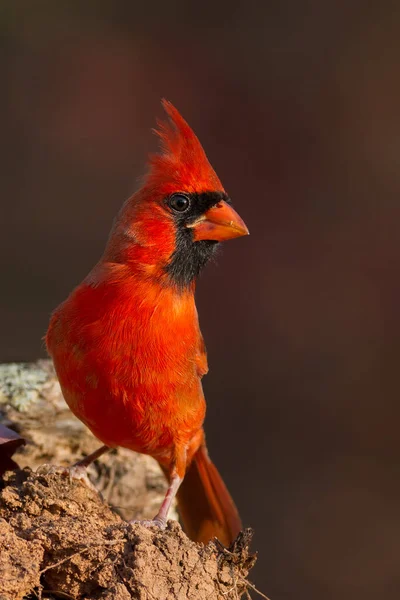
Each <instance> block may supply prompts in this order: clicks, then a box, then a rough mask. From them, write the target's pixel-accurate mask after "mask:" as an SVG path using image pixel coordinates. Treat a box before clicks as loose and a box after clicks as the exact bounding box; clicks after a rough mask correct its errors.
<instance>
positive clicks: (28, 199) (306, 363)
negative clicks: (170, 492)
mask: <svg viewBox="0 0 400 600" xmlns="http://www.w3.org/2000/svg"><path fill="white" fill-rule="evenodd" d="M399 34H400V4H399V3H398V2H385V1H382V2H376V3H367V2H361V1H360V2H357V1H349V0H336V1H334V0H332V1H330V2H326V1H323V0H300V1H295V0H292V1H290V0H288V1H282V0H270V1H268V2H246V3H235V2H232V1H231V2H226V3H224V2H216V1H214V2H210V3H208V2H201V3H200V2H198V3H191V2H187V1H184V0H182V1H181V2H175V3H174V2H171V1H170V2H161V1H159V2H153V3H151V2H142V3H140V4H139V3H137V2H135V1H134V0H126V1H122V0H120V1H117V0H114V1H113V2H111V1H110V2H105V1H99V0H98V1H96V2H94V1H86V2H73V1H70V2H64V1H61V0H58V2H54V1H53V2H42V1H36V2H28V1H26V2H22V1H18V0H13V1H11V0H10V1H9V2H6V1H3V2H1V5H0V65H1V80H2V90H1V94H0V115H1V116H0V118H1V121H2V123H1V141H2V148H1V166H2V175H1V179H0V186H1V214H2V219H1V223H2V228H1V236H0V243H1V253H0V263H1V294H0V320H1V323H0V332H1V340H0V359H1V360H3V361H4V360H28V359H34V358H36V357H38V356H43V355H44V354H45V352H44V348H43V344H42V342H41V337H42V336H43V334H44V332H45V329H46V325H47V322H48V317H49V314H50V312H51V310H52V309H53V308H54V307H55V306H56V305H57V304H58V303H59V302H60V301H61V300H63V299H64V297H65V296H66V294H67V293H68V292H69V291H70V290H71V288H72V287H73V286H74V285H75V284H77V283H78V282H79V281H80V280H81V278H82V277H83V276H84V275H85V274H86V273H87V272H88V270H89V269H90V268H91V266H92V265H93V263H94V262H95V261H96V260H97V258H98V257H99V255H100V253H101V251H102V248H103V246H104V242H105V239H106V237H107V234H108V231H109V228H110V225H111V222H112V219H113V217H114V215H115V213H116V212H117V210H118V208H119V206H120V205H121V203H122V201H123V200H124V199H125V198H126V197H127V196H128V195H130V193H131V192H132V191H133V190H134V189H135V186H136V180H137V178H138V177H139V176H140V175H141V174H142V173H143V170H144V162H145V157H146V154H147V152H148V151H150V150H154V149H155V147H156V141H155V139H154V137H153V136H151V134H150V129H151V127H152V126H153V125H154V122H155V116H156V115H158V116H161V107H160V104H159V101H160V98H161V97H163V96H165V97H166V98H168V99H170V100H171V101H172V102H174V103H175V104H176V105H177V107H178V108H179V109H180V110H181V112H182V113H183V115H184V116H185V117H186V118H187V119H188V121H189V123H190V124H191V125H192V126H193V128H194V129H195V131H196V132H197V133H198V135H199V137H200V139H201V140H202V142H203V144H204V146H205V148H206V150H207V152H208V155H209V157H210V159H211V161H212V163H213V165H214V166H215V168H216V170H217V172H218V174H219V176H220V177H221V179H222V181H223V182H224V184H225V186H226V188H227V190H228V191H229V193H230V194H231V197H232V198H233V201H234V203H235V206H236V207H237V209H238V210H239V212H240V214H241V215H242V217H243V218H244V219H245V221H246V223H247V224H248V226H249V228H250V230H251V236H250V238H246V239H241V240H236V241H233V242H229V243H228V244H226V245H225V248H224V252H223V254H222V255H221V256H220V258H219V261H218V263H219V264H218V266H217V267H216V266H210V267H209V268H208V269H207V271H206V272H205V273H204V275H203V276H202V278H201V281H200V284H199V288H198V305H199V312H200V317H201V323H202V327H203V332H204V335H205V338H206V342H207V346H208V350H209V359H210V364H211V372H210V374H209V375H208V376H207V378H206V379H205V390H206V395H207V398H208V406H209V409H208V417H207V425H206V428H207V431H208V439H209V446H210V452H211V454H212V456H213V457H214V459H215V462H216V463H217V464H218V466H219V467H220V469H221V471H222V473H223V474H224V476H225V478H226V481H227V482H228V485H229V487H230V489H231V490H232V493H233V495H234V497H235V498H236V499H237V503H238V505H239V507H240V510H241V512H242V515H243V519H244V522H245V524H246V525H252V526H254V527H255V529H256V533H257V535H256V540H255V547H257V548H258V549H259V551H260V558H259V566H258V570H257V573H256V576H255V577H256V583H257V585H258V586H259V587H260V588H261V589H262V590H263V591H264V592H265V593H267V594H268V595H269V596H270V597H271V598H272V600H292V599H293V600H331V599H332V600H333V599H335V600H336V599H337V598H340V599H341V600H372V599H373V600H376V599H377V598H379V599H381V598H382V599H385V600H391V599H393V600H394V599H396V600H397V599H398V598H399V594H400V568H399V554H400V516H399V506H400V502H399V500H400V478H399V459H400V448H399V435H398V430H399V417H400V408H399V401H398V393H397V392H398V387H399V385H398V381H399V368H398V361H399V346H400V344H399V335H400V327H399V316H398V313H399V292H400V289H399V288H400V284H399V267H400V240H399V218H400V206H399V191H400V170H399V167H400V116H399V110H400V109H399V106H400V80H399V59H400V44H399Z"/></svg>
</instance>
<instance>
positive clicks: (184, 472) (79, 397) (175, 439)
mask: <svg viewBox="0 0 400 600" xmlns="http://www.w3.org/2000/svg"><path fill="white" fill-rule="evenodd" d="M163 106H164V109H165V111H166V112H167V114H168V117H169V119H168V121H167V122H160V123H158V125H159V128H158V131H156V133H157V134H158V136H159V137H160V138H161V145H162V147H161V151H160V153H159V154H156V155H152V156H151V157H150V170H149V173H148V175H147V177H146V179H145V182H144V184H143V186H142V187H141V189H140V190H139V191H138V192H136V193H135V194H134V195H133V196H132V197H131V198H129V199H128V200H127V201H126V202H125V204H124V205H123V207H122V209H121V211H120V213H119V215H118V217H117V219H116V221H115V224H114V226H113V228H112V231H111V234H110V237H109V240H108V243H107V246H106V249H105V252H104V254H103V256H102V258H101V259H100V261H99V262H98V263H97V265H96V266H95V267H94V268H93V269H92V271H91V272H90V273H89V275H88V276H87V277H86V278H85V279H84V280H83V282H82V283H81V284H80V285H79V286H78V287H77V288H75V290H74V291H73V292H72V293H71V295H70V296H69V297H68V298H67V300H65V302H63V303H62V304H61V305H60V306H59V307H58V308H57V309H56V310H55V312H54V313H53V315H52V318H51V321H50V325H49V329H48V332H47V336H46V343H47V348H48V351H49V353H50V355H51V357H52V358H53V361H54V365H55V368H56V371H57V375H58V378H59V381H60V384H61V388H62V391H63V394H64V397H65V400H66V401H67V403H68V405H69V407H70V409H71V410H72V412H73V413H74V414H75V415H76V416H77V417H78V418H79V419H80V420H81V421H83V422H84V423H85V425H87V426H88V427H89V429H90V430H91V431H92V432H93V433H94V435H95V436H96V437H97V438H99V440H101V441H102V442H103V444H105V445H104V446H103V447H102V448H100V449H99V450H98V451H97V452H95V453H94V454H93V455H91V456H89V457H87V458H86V459H84V460H83V461H81V462H80V463H78V464H80V465H83V466H86V465H87V464H89V463H90V462H91V461H92V460H94V459H95V458H97V457H98V456H99V455H100V454H102V453H103V452H105V451H106V450H108V449H109V448H113V447H116V446H122V447H124V448H129V449H131V450H134V451H135V452H141V453H144V454H149V455H150V456H152V457H154V458H155V459H156V460H157V461H158V462H159V463H160V465H161V467H162V468H163V470H164V473H165V474H166V476H167V478H168V480H169V488H168V491H167V493H166V496H165V499H164V501H163V503H162V505H161V508H160V510H159V512H158V514H157V515H156V517H155V518H154V520H153V521H150V522H147V524H148V523H151V524H153V523H154V524H156V525H158V526H160V527H165V524H166V521H167V516H168V511H169V509H170V506H171V503H172V501H173V499H174V497H175V495H176V494H177V498H178V506H179V510H180V513H181V517H182V520H183V524H184V527H185V529H186V531H187V533H188V535H189V536H190V537H192V539H194V540H195V541H202V542H207V541H208V540H209V539H211V538H212V537H214V536H216V537H218V538H219V539H220V540H221V541H222V542H223V543H225V544H229V543H230V542H231V541H232V540H233V539H234V538H235V537H236V535H237V533H238V532H239V531H240V529H241V522H240V518H239V515H238V512H237V509H236V507H235V505H234V503H233V500H232V498H231V496H230V495H229V492H228V491H227V489H226V487H225V484H224V483H223V481H222V478H221V476H220V475H219V473H218V471H217V469H216V467H215V466H214V465H213V463H212V462H211V460H210V459H209V457H208V453H207V449H206V444H205V438H204V430H203V420H204V415H205V410H206V405H205V400H204V395H203V389H202V385H201V378H202V377H203V375H205V374H206V373H207V370H208V367H207V357H206V350H205V346H204V341H203V338H202V335H201V332H200V328H199V322H198V317H197V310H196V305H195V300H194V291H195V281H196V277H197V275H198V274H199V272H200V271H201V269H202V268H203V267H204V265H205V264H206V263H207V261H208V260H209V259H210V258H211V257H212V255H213V254H214V252H215V250H216V248H217V246H218V243H219V242H221V241H223V240H228V239H231V238H235V237H239V236H242V235H246V234H248V230H247V227H246V225H245V224H244V223H243V221H242V219H241V218H240V217H239V215H238V214H237V213H236V212H235V211H234V210H233V208H232V206H231V201H230V199H229V197H228V196H227V194H226V193H225V191H224V188H223V187H222V184H221V182H220V180H219V179H218V177H217V175H216V174H215V172H214V170H213V168H212V167H211V165H210V163H209V162H208V160H207V157H206V155H205V152H204V150H203V148H202V146H201V144H200V142H199V140H198V139H197V137H196V135H195V134H194V132H193V131H192V130H191V128H190V127H189V125H188V124H187V123H186V121H185V120H184V119H183V118H182V117H181V115H180V114H179V112H178V111H177V110H176V108H174V107H173V106H172V104H170V103H169V102H166V101H163ZM178 490H179V491H178Z"/></svg>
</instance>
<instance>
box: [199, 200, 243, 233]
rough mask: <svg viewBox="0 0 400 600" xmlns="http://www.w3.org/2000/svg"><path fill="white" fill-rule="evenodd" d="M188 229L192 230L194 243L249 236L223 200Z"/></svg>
mask: <svg viewBox="0 0 400 600" xmlns="http://www.w3.org/2000/svg"><path fill="white" fill-rule="evenodd" d="M188 227H190V228H192V229H193V238H194V241H195V242H198V241H200V240H214V241H217V242H223V241H224V240H231V239H232V238H236V237H241V236H242V235H249V230H248V229H247V227H246V225H245V224H244V222H243V221H242V219H241V218H240V217H239V215H238V214H237V212H236V211H235V210H233V208H232V206H230V205H229V204H227V203H226V202H225V201H224V200H221V201H220V202H218V204H215V206H212V207H211V208H209V209H208V210H207V211H206V212H205V213H204V214H203V215H201V217H200V218H199V219H197V220H196V221H195V222H194V223H191V224H190V225H188Z"/></svg>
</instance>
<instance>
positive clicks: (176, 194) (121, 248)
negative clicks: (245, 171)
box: [106, 100, 249, 288]
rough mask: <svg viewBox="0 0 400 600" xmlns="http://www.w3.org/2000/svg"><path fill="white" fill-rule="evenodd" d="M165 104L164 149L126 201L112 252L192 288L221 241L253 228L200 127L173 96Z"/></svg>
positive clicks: (161, 127) (161, 133) (160, 129)
mask: <svg viewBox="0 0 400 600" xmlns="http://www.w3.org/2000/svg"><path fill="white" fill-rule="evenodd" d="M162 104H163V107H164V109H165V111H166V113H167V115H168V120H167V121H160V122H158V128H157V129H156V130H155V133H156V134H157V135H158V136H159V138H160V140H161V150H160V152H159V153H157V154H154V155H151V156H150V159H149V163H150V169H149V172H148V174H147V176H146V178H145V180H144V183H143V186H142V187H141V189H140V190H139V191H138V192H136V194H134V195H133V196H132V197H131V198H129V199H128V200H127V201H126V203H125V204H124V206H123V207H122V209H121V212H120V214H119V216H118V218H117V221H116V223H115V226H114V228H113V230H112V233H111V236H110V240H109V244H108V248H107V251H106V254H107V255H108V256H109V257H110V258H113V260H115V259H117V256H118V257H119V259H121V258H122V260H123V262H131V263H134V264H136V266H137V267H139V268H140V269H141V270H142V272H144V273H146V274H147V275H149V276H151V275H156V276H161V275H162V276H164V275H165V276H167V277H168V278H169V279H170V281H171V283H173V284H175V285H176V286H177V287H179V288H187V287H188V286H190V285H191V283H192V282H193V280H194V279H195V278H196V276H197V275H198V274H199V272H200V270H201V269H202V267H203V266H204V265H205V264H206V262H207V261H208V260H209V259H210V257H211V256H212V255H213V253H214V252H215V249H216V247H217V246H218V243H219V242H222V241H224V240H229V239H232V238H235V237H240V236H242V235H247V234H248V233H249V232H248V229H247V227H246V225H245V224H244V222H243V221H242V219H241V218H240V217H239V215H238V214H237V212H236V211H235V210H234V209H233V208H232V205H231V201H230V199H229V197H228V195H227V194H226V192H225V190H224V188H223V187H222V184H221V182H220V180H219V178H218V177H217V175H216V173H215V171H214V169H213V168H212V166H211V165H210V163H209V162H208V159H207V157H206V154H205V152H204V150H203V148H202V146H201V144H200V142H199V140H198V138H197V136H196V135H195V133H194V132H193V131H192V129H191V128H190V127H189V125H188V124H187V123H186V121H185V120H184V119H183V118H182V117H181V115H180V114H179V112H178V111H177V109H176V108H175V107H174V106H173V105H172V104H171V103H170V102H167V101H166V100H164V101H163V103H162ZM110 255H111V256H110Z"/></svg>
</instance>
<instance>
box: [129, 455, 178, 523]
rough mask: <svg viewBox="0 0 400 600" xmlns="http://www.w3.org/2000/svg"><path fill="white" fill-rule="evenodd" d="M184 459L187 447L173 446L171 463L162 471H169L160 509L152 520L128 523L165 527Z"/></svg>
mask: <svg viewBox="0 0 400 600" xmlns="http://www.w3.org/2000/svg"><path fill="white" fill-rule="evenodd" d="M186 460H187V448H186V447H184V448H175V451H174V453H173V461H172V464H170V467H169V469H168V470H165V471H164V473H165V474H167V472H168V471H169V477H168V479H169V486H168V489H167V493H166V494H165V497H164V500H163V501H162V504H161V506H160V510H159V511H158V513H157V514H156V516H155V517H154V519H152V520H149V521H130V523H140V524H141V525H146V526H147V527H149V526H151V525H157V527H159V528H160V529H165V526H166V525H167V519H168V513H169V511H170V508H171V505H172V503H173V501H174V498H175V496H176V493H177V491H178V489H179V486H180V485H181V483H182V481H183V478H184V476H185V472H186Z"/></svg>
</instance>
